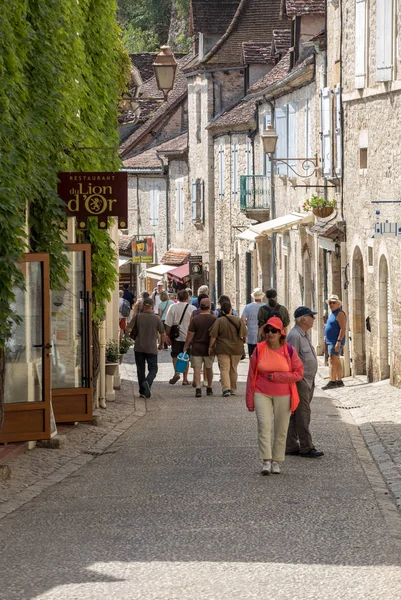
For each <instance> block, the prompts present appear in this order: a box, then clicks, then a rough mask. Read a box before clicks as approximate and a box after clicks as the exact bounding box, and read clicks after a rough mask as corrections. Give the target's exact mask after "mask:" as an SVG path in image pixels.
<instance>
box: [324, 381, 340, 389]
mask: <svg viewBox="0 0 401 600" xmlns="http://www.w3.org/2000/svg"><path fill="white" fill-rule="evenodd" d="M336 387H337V381H329V383H326V385H324V386H323V387H322V390H332V389H333V388H336Z"/></svg>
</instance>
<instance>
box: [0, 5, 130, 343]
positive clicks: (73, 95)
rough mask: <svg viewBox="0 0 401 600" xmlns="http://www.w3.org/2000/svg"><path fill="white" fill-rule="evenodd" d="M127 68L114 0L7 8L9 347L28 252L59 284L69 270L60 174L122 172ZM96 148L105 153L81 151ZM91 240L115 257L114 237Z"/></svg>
mask: <svg viewBox="0 0 401 600" xmlns="http://www.w3.org/2000/svg"><path fill="white" fill-rule="evenodd" d="M128 67H129V60H128V57H127V55H126V54H125V52H124V50H123V48H122V45H121V42H120V37H119V30H118V27H117V24H116V2H115V0H13V1H12V2H3V3H2V6H1V7H0V348H1V347H4V342H5V339H6V337H7V333H8V330H9V324H10V320H11V319H12V318H13V315H12V310H11V306H10V303H11V301H12V300H13V294H12V287H13V284H14V283H17V284H20V285H23V281H21V275H20V272H19V270H18V269H17V268H16V266H15V262H17V261H18V257H19V256H20V254H21V253H22V252H23V251H26V250H30V251H35V252H47V253H48V254H49V255H50V262H51V283H52V285H53V286H57V285H58V284H59V281H60V280H62V279H63V277H64V274H65V266H66V262H65V261H66V258H65V255H64V254H63V242H62V230H61V229H60V223H61V222H62V221H63V219H64V213H63V210H62V205H61V202H60V200H59V198H58V196H57V173H58V172H59V171H70V170H71V171H108V170H118V169H119V167H120V161H119V158H118V152H117V149H118V143H119V136H118V130H117V103H118V99H119V96H120V93H121V91H122V89H123V87H124V85H125V77H126V73H127V70H128ZM88 147H89V148H102V150H80V149H79V148H88ZM110 148H112V149H113V150H110ZM26 219H27V221H28V226H29V227H28V231H29V236H28V237H24V226H25V224H26ZM92 238H93V241H94V246H96V248H98V249H99V251H100V252H101V254H102V255H103V256H105V257H108V258H106V259H105V260H110V256H113V250H112V248H111V247H110V241H109V238H108V235H107V232H104V231H98V230H97V228H95V227H90V228H89V231H88V232H87V239H88V240H89V241H92ZM95 258H96V257H95ZM105 260H103V263H102V261H100V265H99V264H98V266H97V263H96V260H95V261H94V265H95V269H98V272H95V273H94V275H95V277H94V295H95V298H96V292H97V297H98V302H97V306H96V305H95V307H94V317H95V321H96V320H98V318H100V316H101V313H102V304H103V303H104V301H105V300H106V298H107V296H108V290H109V286H108V285H107V283H108V281H107V278H108V279H110V278H112V276H113V272H112V271H110V270H107V269H106V271H104V269H105V267H106V265H105ZM98 262H99V258H98ZM102 272H104V276H103V277H102Z"/></svg>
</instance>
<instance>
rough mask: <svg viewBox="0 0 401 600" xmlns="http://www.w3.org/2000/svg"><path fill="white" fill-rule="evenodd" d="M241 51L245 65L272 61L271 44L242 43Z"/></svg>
mask: <svg viewBox="0 0 401 600" xmlns="http://www.w3.org/2000/svg"><path fill="white" fill-rule="evenodd" d="M242 49H243V56H244V63H245V64H246V65H249V64H265V63H271V62H272V61H273V58H272V45H271V42H244V43H243V44H242Z"/></svg>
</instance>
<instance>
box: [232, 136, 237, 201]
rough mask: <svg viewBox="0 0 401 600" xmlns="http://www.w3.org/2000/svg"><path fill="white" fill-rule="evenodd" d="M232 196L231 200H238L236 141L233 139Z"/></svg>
mask: <svg viewBox="0 0 401 600" xmlns="http://www.w3.org/2000/svg"><path fill="white" fill-rule="evenodd" d="M231 183H232V186H231V187H232V189H231V192H232V196H233V202H237V200H238V142H237V141H235V142H234V141H233V147H232V182H231Z"/></svg>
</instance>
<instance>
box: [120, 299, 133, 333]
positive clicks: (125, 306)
mask: <svg viewBox="0 0 401 600" xmlns="http://www.w3.org/2000/svg"><path fill="white" fill-rule="evenodd" d="M123 294H124V292H123V291H122V290H120V293H119V295H120V298H119V305H118V319H119V326H120V339H122V338H123V337H124V333H125V328H126V327H127V317H129V314H130V312H131V308H130V305H129V302H128V300H125V299H124V297H123Z"/></svg>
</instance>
